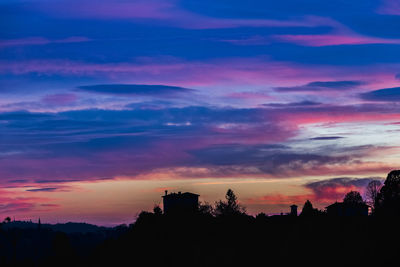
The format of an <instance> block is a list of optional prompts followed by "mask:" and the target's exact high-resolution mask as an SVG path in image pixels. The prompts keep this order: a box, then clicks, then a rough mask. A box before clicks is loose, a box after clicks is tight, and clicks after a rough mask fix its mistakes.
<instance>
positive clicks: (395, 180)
mask: <svg viewBox="0 0 400 267" xmlns="http://www.w3.org/2000/svg"><path fill="white" fill-rule="evenodd" d="M376 204H377V206H376V210H375V212H376V213H377V214H379V215H396V216H397V215H400V170H395V171H391V172H390V173H389V174H388V176H387V177H386V180H385V183H384V184H383V186H382V188H381V190H380V192H379V193H378V195H377V201H376Z"/></svg>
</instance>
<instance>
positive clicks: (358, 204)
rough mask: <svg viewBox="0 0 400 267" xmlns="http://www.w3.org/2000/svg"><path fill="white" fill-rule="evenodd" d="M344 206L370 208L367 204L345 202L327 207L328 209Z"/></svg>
mask: <svg viewBox="0 0 400 267" xmlns="http://www.w3.org/2000/svg"><path fill="white" fill-rule="evenodd" d="M344 205H348V206H364V207H369V206H368V205H367V204H365V203H344V202H335V203H333V204H331V205H329V206H327V207H326V208H331V207H336V206H344Z"/></svg>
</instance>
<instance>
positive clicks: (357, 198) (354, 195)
mask: <svg viewBox="0 0 400 267" xmlns="http://www.w3.org/2000/svg"><path fill="white" fill-rule="evenodd" d="M343 202H344V203H347V204H361V203H364V200H363V199H362V197H361V194H360V192H357V191H350V192H349V193H347V194H346V195H345V197H344V199H343Z"/></svg>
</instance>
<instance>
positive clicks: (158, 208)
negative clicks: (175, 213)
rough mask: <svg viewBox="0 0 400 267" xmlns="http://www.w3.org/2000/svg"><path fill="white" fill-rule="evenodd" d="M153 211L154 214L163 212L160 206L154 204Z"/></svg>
mask: <svg viewBox="0 0 400 267" xmlns="http://www.w3.org/2000/svg"><path fill="white" fill-rule="evenodd" d="M153 212H154V214H155V215H162V213H163V212H162V209H161V208H160V206H159V205H155V206H154V208H153Z"/></svg>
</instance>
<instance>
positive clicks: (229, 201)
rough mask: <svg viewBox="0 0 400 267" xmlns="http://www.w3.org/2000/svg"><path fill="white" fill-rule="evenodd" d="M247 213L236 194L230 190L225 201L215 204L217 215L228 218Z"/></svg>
mask: <svg viewBox="0 0 400 267" xmlns="http://www.w3.org/2000/svg"><path fill="white" fill-rule="evenodd" d="M245 212H246V209H245V208H244V207H243V206H241V205H240V204H239V203H238V201H237V197H236V195H235V193H234V192H233V191H232V190H231V189H228V191H227V192H226V195H225V201H222V200H220V201H217V202H216V203H215V215H217V216H227V215H242V214H244V213H245Z"/></svg>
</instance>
